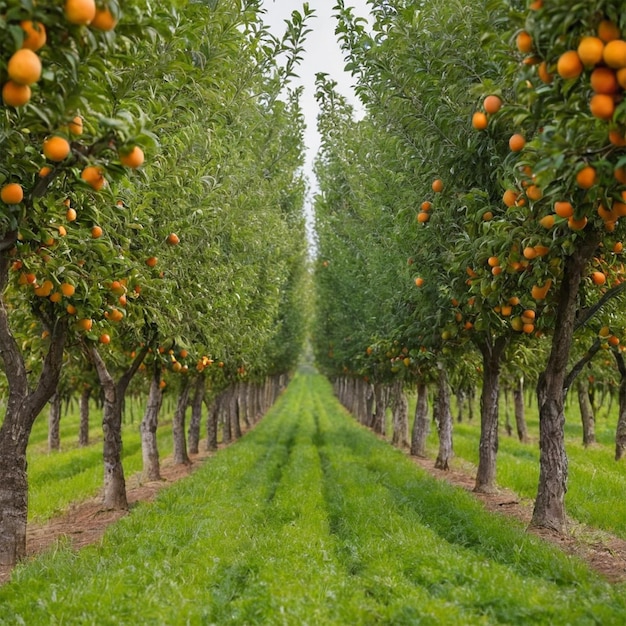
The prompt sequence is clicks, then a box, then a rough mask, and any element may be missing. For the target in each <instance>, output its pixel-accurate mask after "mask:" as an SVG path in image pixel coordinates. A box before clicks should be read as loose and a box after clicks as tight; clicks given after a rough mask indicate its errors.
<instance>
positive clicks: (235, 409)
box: [228, 382, 278, 440]
mask: <svg viewBox="0 0 626 626" xmlns="http://www.w3.org/2000/svg"><path fill="white" fill-rule="evenodd" d="M273 391H274V393H272V401H273V399H274V398H275V397H276V392H277V391H278V389H277V387H276V382H274V390H273ZM228 419H230V432H231V433H232V436H233V439H235V440H237V439H240V438H241V422H240V421H239V384H238V383H236V384H234V385H232V386H231V389H230V396H229V405H228Z"/></svg>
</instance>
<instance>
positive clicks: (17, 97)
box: [2, 80, 32, 107]
mask: <svg viewBox="0 0 626 626" xmlns="http://www.w3.org/2000/svg"><path fill="white" fill-rule="evenodd" d="M31 95H32V92H31V90H30V87H29V86H28V85H20V84H19V83H16V82H15V81H12V80H7V82H6V83H4V85H3V86H2V101H3V102H4V104H6V105H7V106H9V107H21V106H24V105H25V104H26V103H27V102H28V101H29V100H30V97H31Z"/></svg>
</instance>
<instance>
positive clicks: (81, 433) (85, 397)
mask: <svg viewBox="0 0 626 626" xmlns="http://www.w3.org/2000/svg"><path fill="white" fill-rule="evenodd" d="M90 398H91V387H89V386H85V387H83V390H82V392H81V394H80V398H79V400H78V406H79V410H80V426H79V427H78V446H79V447H80V448H84V447H85V446H88V445H89V399H90Z"/></svg>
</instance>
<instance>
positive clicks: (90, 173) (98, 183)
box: [80, 165, 106, 191]
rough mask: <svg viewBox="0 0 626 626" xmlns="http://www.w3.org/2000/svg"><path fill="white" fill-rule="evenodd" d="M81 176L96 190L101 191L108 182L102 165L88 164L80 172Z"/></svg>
mask: <svg viewBox="0 0 626 626" xmlns="http://www.w3.org/2000/svg"><path fill="white" fill-rule="evenodd" d="M80 177H81V178H82V179H83V180H84V181H85V182H86V183H87V184H88V185H89V186H90V187H91V188H92V189H95V190H96V191H99V190H100V189H102V187H104V185H105V184H106V178H105V177H104V173H103V170H102V168H101V167H99V166H97V165H88V166H87V167H86V168H85V169H84V170H83V171H82V172H81V174H80Z"/></svg>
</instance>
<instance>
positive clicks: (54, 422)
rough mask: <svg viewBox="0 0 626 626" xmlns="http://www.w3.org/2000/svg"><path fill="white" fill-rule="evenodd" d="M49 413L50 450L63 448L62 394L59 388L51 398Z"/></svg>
mask: <svg viewBox="0 0 626 626" xmlns="http://www.w3.org/2000/svg"><path fill="white" fill-rule="evenodd" d="M49 404H50V412H49V413H48V452H52V451H53V450H60V449H61V394H60V393H59V390H58V389H57V390H56V391H55V392H54V394H53V396H52V398H50V403H49Z"/></svg>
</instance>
